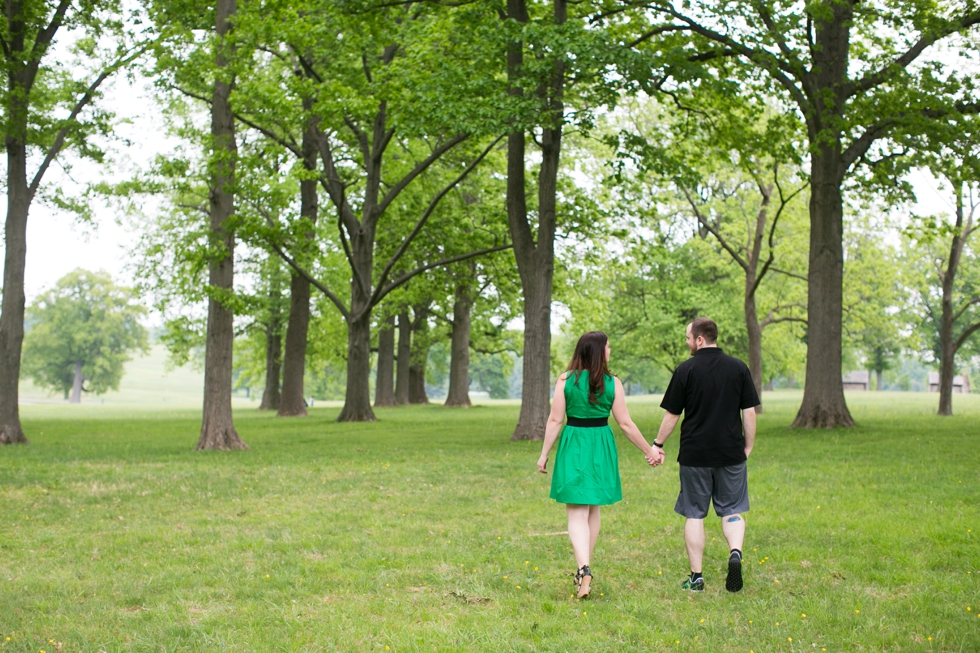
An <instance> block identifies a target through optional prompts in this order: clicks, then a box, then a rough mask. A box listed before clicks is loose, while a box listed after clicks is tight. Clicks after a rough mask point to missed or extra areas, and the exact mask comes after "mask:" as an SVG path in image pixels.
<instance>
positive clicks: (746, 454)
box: [745, 447, 752, 458]
mask: <svg viewBox="0 0 980 653" xmlns="http://www.w3.org/2000/svg"><path fill="white" fill-rule="evenodd" d="M750 453H752V447H745V457H746V458H748V457H749V454H750Z"/></svg>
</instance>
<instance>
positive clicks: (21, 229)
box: [0, 0, 150, 444]
mask: <svg viewBox="0 0 980 653" xmlns="http://www.w3.org/2000/svg"><path fill="white" fill-rule="evenodd" d="M123 14H124V8H123V6H122V5H121V3H119V2H117V1H115V0H95V1H93V2H77V3H76V2H73V1H72V0H59V2H57V3H54V2H50V1H48V0H9V1H8V2H7V3H6V12H5V13H4V15H3V18H2V21H3V22H2V30H0V31H2V37H0V50H2V65H3V72H4V74H5V76H6V82H7V83H6V85H5V86H4V88H3V91H2V96H3V97H2V100H0V101H2V105H3V130H4V133H3V136H4V147H5V148H6V151H7V170H6V175H7V178H6V194H7V216H6V221H5V227H4V234H5V236H4V237H5V247H6V249H5V254H4V272H3V304H2V308H0V444H12V443H26V442H27V438H26V437H25V436H24V431H23V429H22V428H21V425H20V412H19V409H18V384H19V380H20V363H21V348H22V345H23V341H24V302H25V297H24V266H25V261H26V257H27V216H28V213H29V212H30V208H31V204H32V203H33V201H34V199H35V198H36V197H37V194H38V192H39V191H42V182H43V181H44V177H45V175H46V173H47V171H48V169H49V168H50V167H51V164H52V163H54V162H55V161H56V160H58V159H59V157H60V156H61V155H62V153H63V152H64V151H66V150H68V149H70V150H73V151H75V152H77V153H78V154H80V155H81V156H82V157H87V158H90V159H93V160H95V161H96V162H101V161H102V160H103V156H104V155H103V152H102V150H101V149H100V148H99V147H98V145H96V140H95V139H94V138H92V136H96V135H99V136H105V135H108V133H109V132H110V128H109V125H110V118H111V114H110V113H108V112H106V111H94V112H92V111H90V112H86V109H87V108H88V107H89V106H90V105H92V103H93V102H94V101H95V100H97V99H98V98H99V95H100V89H101V88H102V85H103V83H104V82H105V81H106V80H107V79H109V78H110V77H111V76H112V75H113V74H114V73H116V72H117V71H119V70H121V69H123V68H125V67H126V66H128V65H129V64H130V63H132V62H133V61H134V60H135V59H137V58H138V57H140V56H141V55H142V54H143V53H144V52H145V50H146V48H147V47H148V41H147V40H145V39H146V38H147V37H148V36H150V33H149V32H145V33H140V32H138V31H137V30H136V29H135V28H134V26H135V21H134V22H127V21H126V20H125V19H124V18H123ZM65 29H70V30H72V31H73V33H74V35H77V38H76V40H75V46H74V47H72V48H69V52H70V53H71V54H73V55H75V56H74V57H65V56H56V55H55V54H54V53H53V50H54V48H55V46H56V37H57V36H59V35H60V34H61V33H62V32H64V30H65ZM79 73H80V75H79ZM35 160H37V161H39V163H38V165H37V168H36V169H35V170H34V171H33V176H32V177H30V178H29V177H28V170H27V169H28V164H29V163H30V162H33V161H35ZM47 199H48V200H50V201H51V203H52V204H54V205H56V206H58V207H60V208H67V209H71V210H81V211H84V206H82V205H80V204H79V203H78V202H76V201H73V200H72V199H71V198H67V197H65V196H64V195H63V194H62V193H60V192H59V191H57V190H55V191H52V192H51V193H50V194H49V196H48V197H47Z"/></svg>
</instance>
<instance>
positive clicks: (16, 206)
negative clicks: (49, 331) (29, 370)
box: [0, 82, 30, 444]
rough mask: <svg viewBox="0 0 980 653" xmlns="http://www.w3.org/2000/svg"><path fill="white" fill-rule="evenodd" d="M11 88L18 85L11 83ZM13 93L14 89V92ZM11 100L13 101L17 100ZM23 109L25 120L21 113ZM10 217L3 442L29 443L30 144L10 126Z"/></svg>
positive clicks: (1, 387)
mask: <svg viewBox="0 0 980 653" xmlns="http://www.w3.org/2000/svg"><path fill="white" fill-rule="evenodd" d="M10 86H11V91H12V90H13V89H15V88H17V87H16V86H15V85H14V83H13V82H11V83H10ZM10 95H11V96H13V93H12V92H11V93H10ZM15 103H16V101H15V100H11V104H15ZM20 110H22V111H23V114H24V115H23V121H21V120H20V119H19V118H18V116H19V112H20ZM26 113H27V107H26V106H24V107H23V108H22V109H19V110H18V112H16V113H15V112H11V113H10V114H8V115H9V116H10V117H9V118H8V119H9V120H13V119H15V118H17V126H16V129H22V130H23V131H24V132H26V129H27V125H26V122H27V115H26ZM6 146H7V221H6V229H5V233H4V243H5V245H6V251H5V252H4V267H3V308H2V309H0V444H26V443H27V442H28V440H27V437H26V436H25V435H24V431H23V429H22V428H21V425H20V406H19V403H18V400H19V394H20V354H21V349H22V347H23V344H24V266H25V264H26V262H27V211H28V206H29V204H30V202H29V200H28V189H27V148H26V146H25V145H24V142H23V135H21V136H20V137H18V133H17V131H16V130H12V128H11V127H8V134H7V138H6Z"/></svg>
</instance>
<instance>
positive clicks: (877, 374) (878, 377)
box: [875, 370, 884, 392]
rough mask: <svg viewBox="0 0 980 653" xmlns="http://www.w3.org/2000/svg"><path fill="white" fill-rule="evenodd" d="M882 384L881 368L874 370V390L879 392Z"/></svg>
mask: <svg viewBox="0 0 980 653" xmlns="http://www.w3.org/2000/svg"><path fill="white" fill-rule="evenodd" d="M883 388H884V386H883V385H882V383H881V370H875V390H877V391H878V392H881V390H882V389H883Z"/></svg>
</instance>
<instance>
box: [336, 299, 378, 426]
mask: <svg viewBox="0 0 980 653" xmlns="http://www.w3.org/2000/svg"><path fill="white" fill-rule="evenodd" d="M347 333H348V336H347V393H346V395H345V396H344V407H343V409H342V410H341V411H340V416H339V417H338V418H337V421H340V422H373V421H375V419H376V418H375V416H374V411H373V410H372V409H371V385H370V374H371V314H370V313H369V312H365V314H364V316H363V317H362V318H361V319H359V320H353V321H350V322H348V323H347Z"/></svg>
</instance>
